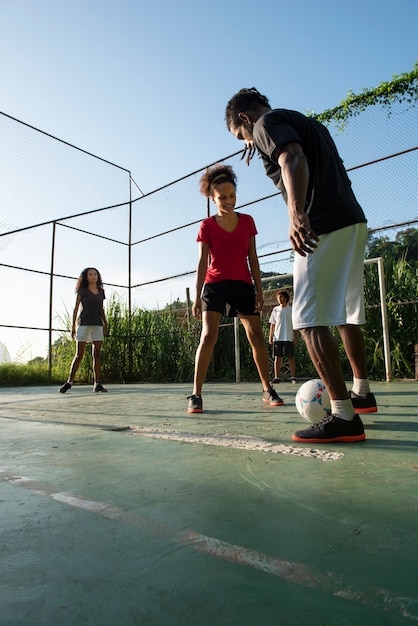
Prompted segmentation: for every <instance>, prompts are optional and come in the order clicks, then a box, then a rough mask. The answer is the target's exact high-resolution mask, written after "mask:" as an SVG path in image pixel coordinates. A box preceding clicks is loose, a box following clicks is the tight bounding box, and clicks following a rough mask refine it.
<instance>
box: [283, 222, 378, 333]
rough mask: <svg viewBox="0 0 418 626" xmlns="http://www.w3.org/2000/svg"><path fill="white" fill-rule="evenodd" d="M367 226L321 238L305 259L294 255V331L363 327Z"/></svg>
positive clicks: (329, 234) (361, 225) (338, 231)
mask: <svg viewBox="0 0 418 626" xmlns="http://www.w3.org/2000/svg"><path fill="white" fill-rule="evenodd" d="M366 242H367V224H365V223H361V224H354V225H353V226H347V227H346V228H341V229H340V230H336V231H334V232H333V233H327V234H325V235H320V236H319V242H318V247H317V248H315V250H314V252H313V253H312V254H307V255H306V257H303V256H300V254H297V253H296V254H295V263H294V270H293V289H294V297H293V307H292V321H293V328H294V329H295V330H296V329H301V328H310V327H313V326H341V325H345V324H354V325H356V326H359V325H361V324H364V321H365V317H364V293H363V267H364V253H365V247H366Z"/></svg>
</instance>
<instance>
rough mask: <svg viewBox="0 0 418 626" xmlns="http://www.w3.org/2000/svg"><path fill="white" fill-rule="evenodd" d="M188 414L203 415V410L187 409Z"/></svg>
mask: <svg viewBox="0 0 418 626" xmlns="http://www.w3.org/2000/svg"><path fill="white" fill-rule="evenodd" d="M187 412H188V413H203V409H191V410H189V409H187Z"/></svg>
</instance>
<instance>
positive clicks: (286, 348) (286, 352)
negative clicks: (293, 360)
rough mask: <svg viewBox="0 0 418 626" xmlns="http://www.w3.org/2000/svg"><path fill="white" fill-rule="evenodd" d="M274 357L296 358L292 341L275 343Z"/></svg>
mask: <svg viewBox="0 0 418 626" xmlns="http://www.w3.org/2000/svg"><path fill="white" fill-rule="evenodd" d="M273 356H295V346H294V343H293V342H292V341H273Z"/></svg>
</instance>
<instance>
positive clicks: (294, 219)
mask: <svg viewBox="0 0 418 626" xmlns="http://www.w3.org/2000/svg"><path fill="white" fill-rule="evenodd" d="M289 217H290V231H289V239H290V243H291V244H292V248H293V250H294V251H295V252H297V253H298V254H300V255H301V256H306V254H312V252H313V251H314V250H315V248H316V247H317V245H316V242H317V241H319V237H318V235H317V234H316V233H315V232H314V231H313V230H312V229H311V226H310V223H309V218H308V216H307V215H306V213H300V212H295V213H294V214H293V215H291V216H289Z"/></svg>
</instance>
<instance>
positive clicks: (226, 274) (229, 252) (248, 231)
mask: <svg viewBox="0 0 418 626" xmlns="http://www.w3.org/2000/svg"><path fill="white" fill-rule="evenodd" d="M237 215H238V218H239V219H238V223H237V226H236V228H235V230H233V231H232V233H228V232H227V231H226V230H224V229H223V228H221V226H219V224H218V223H217V222H216V220H215V218H214V217H208V218H206V219H205V220H203V222H202V223H201V224H200V229H199V234H198V236H197V241H198V242H199V241H201V242H203V243H206V244H207V245H208V246H209V251H210V256H211V262H210V265H209V267H208V270H207V272H206V278H205V283H218V282H219V281H221V280H242V281H244V282H246V283H249V284H252V278H251V272H250V268H249V265H248V253H249V251H250V241H251V238H252V237H255V235H256V234H257V229H256V227H255V223H254V220H253V218H252V217H251V215H246V214H245V213H237Z"/></svg>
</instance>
